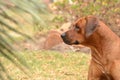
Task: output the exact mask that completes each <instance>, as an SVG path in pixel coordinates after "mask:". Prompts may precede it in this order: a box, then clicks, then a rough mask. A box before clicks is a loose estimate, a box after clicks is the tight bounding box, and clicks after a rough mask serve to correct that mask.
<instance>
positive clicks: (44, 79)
mask: <svg viewBox="0 0 120 80" xmlns="http://www.w3.org/2000/svg"><path fill="white" fill-rule="evenodd" d="M20 54H22V56H23V57H24V58H25V60H26V61H27V63H28V64H29V66H30V67H31V68H32V70H31V71H32V72H33V73H32V74H31V77H27V76H26V75H25V74H24V73H23V72H21V71H20V70H19V69H18V68H16V67H15V66H14V65H13V64H11V63H10V62H9V61H7V60H6V59H4V58H2V57H0V58H1V62H3V63H4V65H5V66H6V68H7V70H8V73H9V74H10V76H12V78H13V80H87V72H88V65H89V59H90V55H89V54H84V53H73V52H69V53H60V52H55V51H34V52H30V51H24V52H20Z"/></svg>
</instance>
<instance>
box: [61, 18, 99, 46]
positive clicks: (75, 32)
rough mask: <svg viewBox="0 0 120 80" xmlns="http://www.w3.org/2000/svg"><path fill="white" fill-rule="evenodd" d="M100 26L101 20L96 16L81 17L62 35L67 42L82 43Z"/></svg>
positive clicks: (70, 43)
mask: <svg viewBox="0 0 120 80" xmlns="http://www.w3.org/2000/svg"><path fill="white" fill-rule="evenodd" d="M98 26H99V20H98V19H97V18H96V17H94V16H87V17H84V18H80V19H78V20H77V21H75V23H74V24H73V25H72V26H71V29H69V30H68V31H66V32H65V33H63V34H62V35H61V37H62V39H63V41H64V42H65V43H66V44H69V45H72V44H82V43H84V42H85V41H86V39H88V38H89V37H90V36H91V35H92V34H93V33H94V32H95V31H96V30H97V27H98Z"/></svg>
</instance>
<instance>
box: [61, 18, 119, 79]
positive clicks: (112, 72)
mask: <svg viewBox="0 0 120 80" xmlns="http://www.w3.org/2000/svg"><path fill="white" fill-rule="evenodd" d="M61 37H62V39H63V41H64V42H65V43H66V44H69V45H72V44H82V45H85V46H88V47H90V48H91V51H92V53H91V56H92V58H91V63H90V67H89V73H88V80H120V38H119V37H118V36H117V35H116V34H114V33H113V32H112V31H111V30H110V29H109V28H108V26H106V25H105V24H104V23H103V22H102V21H100V20H98V19H97V18H96V17H94V16H87V17H84V18H81V19H78V20H77V21H76V22H75V23H74V24H73V26H72V27H71V29H70V30H68V31H67V32H65V33H63V34H62V35H61Z"/></svg>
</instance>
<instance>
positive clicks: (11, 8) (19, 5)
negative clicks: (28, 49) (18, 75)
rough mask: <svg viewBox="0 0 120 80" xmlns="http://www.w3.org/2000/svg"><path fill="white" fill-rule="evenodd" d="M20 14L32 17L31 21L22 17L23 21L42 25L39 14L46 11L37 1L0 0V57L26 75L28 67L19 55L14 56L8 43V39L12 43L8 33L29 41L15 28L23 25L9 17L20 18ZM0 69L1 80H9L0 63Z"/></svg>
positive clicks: (13, 50) (14, 52)
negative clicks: (10, 32)
mask: <svg viewBox="0 0 120 80" xmlns="http://www.w3.org/2000/svg"><path fill="white" fill-rule="evenodd" d="M21 13H22V14H29V15H30V16H31V17H32V19H29V18H28V17H26V16H22V19H23V20H24V21H26V22H28V23H30V24H41V25H44V21H43V19H41V17H40V16H39V14H40V13H47V11H46V10H45V6H44V5H43V4H42V3H41V2H40V1H39V0H0V56H3V57H4V58H6V59H8V60H9V61H11V62H12V63H13V64H14V65H16V66H17V67H18V68H19V69H21V70H22V71H23V72H24V73H26V74H27V71H26V70H25V68H28V69H29V66H28V65H27V64H26V62H25V61H24V59H23V58H22V57H21V56H20V55H19V54H16V52H17V51H16V50H15V49H14V48H13V47H12V44H11V43H9V42H8V39H9V40H12V41H14V38H13V36H11V35H10V34H9V31H12V32H14V33H16V34H19V35H21V36H23V37H26V38H29V39H30V37H29V36H28V35H26V34H25V33H23V32H20V31H18V30H17V29H16V28H15V26H17V27H21V26H24V25H23V24H22V23H21V22H20V21H19V20H18V19H16V17H13V16H11V14H15V15H17V16H19V17H21ZM11 23H12V24H11ZM8 30H9V31H8ZM0 69H1V71H0V79H1V80H6V79H11V77H10V76H9V74H7V71H6V69H5V66H4V64H2V62H0ZM5 76H6V77H5Z"/></svg>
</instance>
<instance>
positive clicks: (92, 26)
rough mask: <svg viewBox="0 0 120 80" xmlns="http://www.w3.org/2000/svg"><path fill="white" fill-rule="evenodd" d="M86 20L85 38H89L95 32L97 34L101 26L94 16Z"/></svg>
mask: <svg viewBox="0 0 120 80" xmlns="http://www.w3.org/2000/svg"><path fill="white" fill-rule="evenodd" d="M85 19H86V28H85V36H86V37H89V36H90V35H92V34H93V32H95V30H96V29H97V27H98V26H99V21H98V19H97V18H96V17H94V16H90V17H86V18H85Z"/></svg>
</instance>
